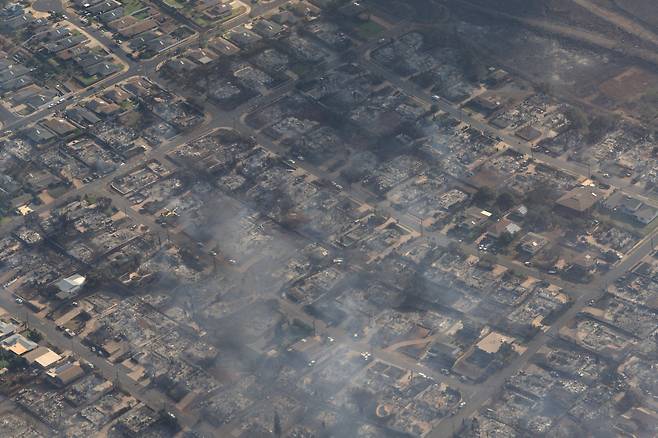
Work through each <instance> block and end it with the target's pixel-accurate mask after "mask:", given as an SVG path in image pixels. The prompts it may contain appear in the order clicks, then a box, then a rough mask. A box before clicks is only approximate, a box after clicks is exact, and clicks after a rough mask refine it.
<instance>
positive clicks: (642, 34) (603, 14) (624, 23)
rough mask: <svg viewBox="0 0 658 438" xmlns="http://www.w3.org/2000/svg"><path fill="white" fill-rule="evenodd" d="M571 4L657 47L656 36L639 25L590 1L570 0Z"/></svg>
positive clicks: (657, 40)
mask: <svg viewBox="0 0 658 438" xmlns="http://www.w3.org/2000/svg"><path fill="white" fill-rule="evenodd" d="M571 1H572V2H573V3H576V4H577V5H578V6H580V7H582V8H584V9H586V10H587V11H589V12H590V13H592V14H594V15H596V16H597V17H599V18H602V19H604V20H605V21H607V22H609V23H612V24H614V25H615V26H617V27H620V28H621V29H623V30H624V31H626V32H628V33H630V34H631V35H635V36H636V37H638V38H640V39H643V40H645V41H648V42H650V43H651V44H653V45H655V46H658V34H656V33H654V32H652V31H650V30H649V29H647V28H646V27H644V26H643V25H641V24H640V23H638V22H636V21H634V20H632V19H630V18H627V17H624V16H623V15H621V14H618V13H616V12H613V11H611V10H609V9H606V8H603V7H601V6H598V5H596V4H594V3H592V2H591V1H590V0H571Z"/></svg>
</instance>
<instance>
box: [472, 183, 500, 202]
mask: <svg viewBox="0 0 658 438" xmlns="http://www.w3.org/2000/svg"><path fill="white" fill-rule="evenodd" d="M494 196H495V194H494V192H493V190H492V189H490V188H489V187H482V188H480V189H478V191H477V192H475V195H473V203H474V204H476V205H479V206H485V205H487V204H489V203H490V202H491V201H492V200H493V199H494Z"/></svg>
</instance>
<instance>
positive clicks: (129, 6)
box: [121, 0, 144, 15]
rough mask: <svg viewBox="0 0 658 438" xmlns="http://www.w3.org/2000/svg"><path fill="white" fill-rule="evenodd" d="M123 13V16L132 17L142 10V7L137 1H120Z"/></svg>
mask: <svg viewBox="0 0 658 438" xmlns="http://www.w3.org/2000/svg"><path fill="white" fill-rule="evenodd" d="M121 3H122V4H123V11H124V14H125V15H132V14H133V13H135V12H137V11H139V10H140V9H143V8H144V5H143V4H142V2H141V1H139V0H122V1H121Z"/></svg>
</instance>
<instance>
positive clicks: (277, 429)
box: [273, 411, 282, 438]
mask: <svg viewBox="0 0 658 438" xmlns="http://www.w3.org/2000/svg"><path fill="white" fill-rule="evenodd" d="M273 431H274V436H275V437H276V438H281V433H282V432H281V418H279V413H278V412H276V411H274V430H273Z"/></svg>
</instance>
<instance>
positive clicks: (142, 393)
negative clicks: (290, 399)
mask: <svg viewBox="0 0 658 438" xmlns="http://www.w3.org/2000/svg"><path fill="white" fill-rule="evenodd" d="M0 306H2V307H3V308H5V309H6V310H7V311H9V312H10V313H11V314H13V315H15V316H16V317H17V318H18V319H21V318H22V319H23V320H26V321H27V324H28V326H29V327H31V328H34V329H36V330H38V331H39V332H41V333H42V334H43V335H44V338H45V339H47V340H48V342H50V343H51V344H52V345H54V346H56V347H57V348H58V349H60V350H61V351H66V350H68V351H72V352H73V353H74V354H75V356H76V357H77V358H79V359H83V360H85V361H87V362H89V363H91V364H92V365H93V366H94V369H95V370H96V371H97V372H98V373H99V374H101V375H102V376H103V377H104V378H105V379H107V380H110V381H113V382H115V384H117V385H118V386H119V387H120V388H121V389H123V390H124V391H126V392H128V393H129V394H130V395H132V396H133V397H135V398H136V399H138V400H140V401H142V402H144V403H145V404H146V405H148V406H149V407H150V408H152V409H154V410H155V411H156V412H157V411H159V410H161V409H166V410H168V411H170V412H173V413H174V414H175V415H176V416H177V418H178V419H179V422H180V423H181V424H182V425H184V426H190V427H191V426H193V425H194V424H196V422H197V418H195V417H194V416H191V415H190V414H189V413H185V412H180V411H179V410H178V409H176V407H175V406H174V405H173V404H171V403H169V401H168V400H167V398H166V397H165V396H163V395H162V393H160V392H158V391H153V390H146V389H144V387H142V386H141V385H139V384H138V383H136V382H135V381H134V380H133V379H131V378H130V377H128V370H127V368H125V367H124V366H123V365H120V364H113V363H110V362H108V361H107V360H106V359H104V358H102V357H100V356H98V355H97V354H95V353H93V352H91V351H90V350H89V348H88V347H86V346H84V345H82V343H81V342H80V341H79V340H78V339H77V338H68V337H66V336H64V335H63V333H62V332H60V331H58V330H57V328H56V327H55V324H54V322H52V321H50V320H44V319H40V318H37V317H36V316H34V315H31V314H30V313H29V311H28V310H27V309H26V307H24V306H22V305H19V304H17V303H16V302H15V301H14V300H13V299H12V297H11V296H10V294H9V291H8V290H0Z"/></svg>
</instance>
